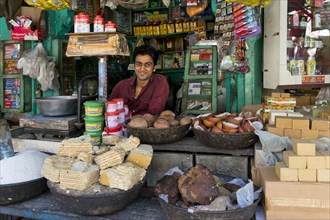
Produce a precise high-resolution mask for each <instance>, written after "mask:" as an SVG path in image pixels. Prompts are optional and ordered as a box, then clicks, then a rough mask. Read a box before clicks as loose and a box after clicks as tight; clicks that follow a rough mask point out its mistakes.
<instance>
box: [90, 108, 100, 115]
mask: <svg viewBox="0 0 330 220" xmlns="http://www.w3.org/2000/svg"><path fill="white" fill-rule="evenodd" d="M102 111H103V109H102V108H86V115H87V116H101V115H102Z"/></svg>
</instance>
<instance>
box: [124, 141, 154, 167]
mask: <svg viewBox="0 0 330 220" xmlns="http://www.w3.org/2000/svg"><path fill="white" fill-rule="evenodd" d="M152 154H153V149H152V146H151V145H147V144H141V145H140V146H139V147H137V148H135V149H133V150H132V151H131V152H130V153H129V154H128V156H127V159H126V162H131V163H133V164H135V165H137V166H139V167H142V168H144V169H147V168H148V166H149V165H150V163H151V160H152Z"/></svg>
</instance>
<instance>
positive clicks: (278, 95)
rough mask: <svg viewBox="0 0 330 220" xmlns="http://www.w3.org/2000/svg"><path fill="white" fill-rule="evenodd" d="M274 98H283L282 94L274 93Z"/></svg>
mask: <svg viewBox="0 0 330 220" xmlns="http://www.w3.org/2000/svg"><path fill="white" fill-rule="evenodd" d="M272 97H274V98H280V97H281V93H277V92H272Z"/></svg>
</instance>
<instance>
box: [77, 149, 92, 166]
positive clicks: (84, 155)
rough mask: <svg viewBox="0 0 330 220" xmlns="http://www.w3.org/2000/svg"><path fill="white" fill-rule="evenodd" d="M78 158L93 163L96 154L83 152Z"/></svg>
mask: <svg viewBox="0 0 330 220" xmlns="http://www.w3.org/2000/svg"><path fill="white" fill-rule="evenodd" d="M77 159H78V160H80V161H85V162H87V163H89V164H92V163H93V161H94V156H93V155H92V154H89V153H86V152H81V153H79V154H78V155H77Z"/></svg>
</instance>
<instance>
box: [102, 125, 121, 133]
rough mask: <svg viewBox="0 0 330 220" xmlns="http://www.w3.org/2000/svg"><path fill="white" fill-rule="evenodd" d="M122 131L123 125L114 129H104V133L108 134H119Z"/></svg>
mask: <svg viewBox="0 0 330 220" xmlns="http://www.w3.org/2000/svg"><path fill="white" fill-rule="evenodd" d="M121 129H122V127H121V125H118V126H117V127H114V128H108V127H104V131H105V132H107V133H109V132H110V133H112V132H117V131H120V130H121Z"/></svg>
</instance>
